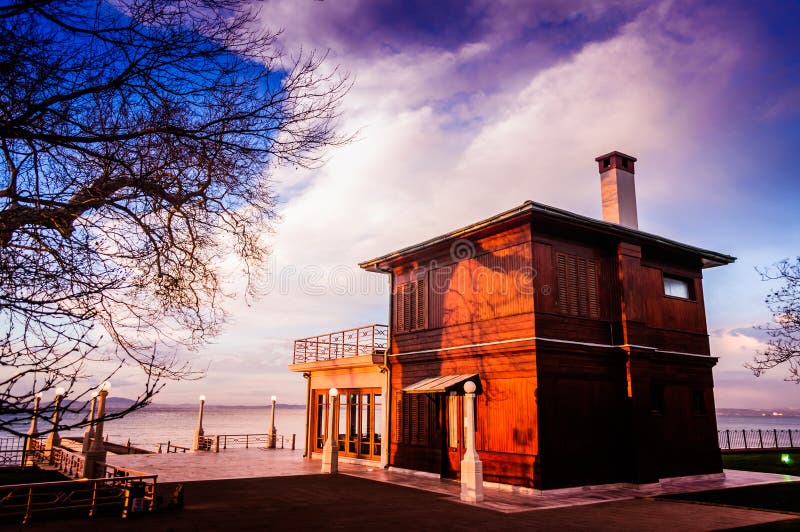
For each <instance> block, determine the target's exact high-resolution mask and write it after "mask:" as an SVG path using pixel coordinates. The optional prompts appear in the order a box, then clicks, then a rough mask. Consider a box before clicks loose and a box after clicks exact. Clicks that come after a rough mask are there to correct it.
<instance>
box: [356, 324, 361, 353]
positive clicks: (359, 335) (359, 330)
mask: <svg viewBox="0 0 800 532" xmlns="http://www.w3.org/2000/svg"><path fill="white" fill-rule="evenodd" d="M360 338H361V329H356V352H355V356H358V355H359V353H360V351H359V350H358V343H359V342H358V341H359V339H360Z"/></svg>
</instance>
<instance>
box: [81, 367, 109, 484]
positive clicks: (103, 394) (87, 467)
mask: <svg viewBox="0 0 800 532" xmlns="http://www.w3.org/2000/svg"><path fill="white" fill-rule="evenodd" d="M110 391H111V383H110V382H108V381H105V382H104V383H103V384H101V385H100V386H99V387H98V388H97V392H96V395H95V394H92V399H93V402H95V401H96V405H97V409H96V410H94V415H93V416H92V420H93V423H92V424H93V425H94V430H93V436H92V441H91V443H90V444H89V447H88V450H87V451H86V455H85V458H84V461H83V476H84V477H86V478H98V477H104V476H105V470H104V469H102V470H101V469H100V468H99V467H98V465H99V464H101V463H104V462H105V461H106V446H105V445H103V418H104V417H105V415H106V398H107V397H108V393H109V392H110ZM84 438H85V436H84Z"/></svg>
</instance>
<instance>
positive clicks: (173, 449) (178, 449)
mask: <svg viewBox="0 0 800 532" xmlns="http://www.w3.org/2000/svg"><path fill="white" fill-rule="evenodd" d="M189 451H191V449H190V448H189V447H182V446H180V445H175V444H174V443H172V442H171V441H168V442H167V443H159V444H158V453H186V452H189Z"/></svg>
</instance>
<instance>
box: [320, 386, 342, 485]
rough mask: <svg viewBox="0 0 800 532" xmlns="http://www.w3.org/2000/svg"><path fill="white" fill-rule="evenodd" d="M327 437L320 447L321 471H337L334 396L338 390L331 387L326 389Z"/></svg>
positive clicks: (337, 449) (337, 454)
mask: <svg viewBox="0 0 800 532" xmlns="http://www.w3.org/2000/svg"><path fill="white" fill-rule="evenodd" d="M328 395H329V398H328V438H327V439H326V440H325V445H324V446H323V448H322V472H323V473H336V472H337V471H339V442H338V441H336V440H337V439H338V438H337V436H336V434H334V431H335V429H336V419H335V417H334V416H336V398H337V397H338V396H339V390H337V389H336V388H331V389H330V391H328Z"/></svg>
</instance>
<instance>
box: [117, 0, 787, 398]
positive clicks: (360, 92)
mask: <svg viewBox="0 0 800 532" xmlns="http://www.w3.org/2000/svg"><path fill="white" fill-rule="evenodd" d="M259 5H260V6H261V21H262V23H263V24H264V27H267V28H272V29H276V28H283V33H282V35H281V41H280V43H281V46H283V47H284V48H285V50H286V52H287V54H289V56H291V55H292V54H297V53H298V52H299V50H301V49H302V50H305V51H308V50H311V49H316V50H318V51H321V52H325V51H327V52H328V58H327V63H326V65H327V68H333V67H334V66H338V67H339V68H340V69H342V70H343V71H346V72H349V73H350V75H351V79H352V81H353V86H352V88H351V90H350V91H349V93H348V94H347V96H346V98H345V100H344V102H343V106H342V118H341V123H340V128H341V131H342V132H344V133H351V134H354V140H353V142H351V143H350V144H348V145H346V146H343V147H339V148H335V149H331V150H329V151H328V152H327V154H326V163H325V165H324V166H322V167H321V168H318V169H315V170H310V171H307V170H298V169H296V168H291V167H278V168H274V169H273V179H274V183H275V190H276V192H277V193H278V194H279V199H280V204H279V211H280V215H281V219H280V221H279V222H278V223H277V224H276V225H275V233H274V235H272V237H271V249H272V256H271V258H270V272H271V275H270V278H269V279H268V280H267V282H266V284H265V286H264V287H263V288H264V292H265V295H264V296H263V297H262V298H261V299H260V300H258V301H256V302H251V303H250V304H248V303H246V302H245V301H243V300H242V299H241V298H238V299H233V300H231V301H229V302H228V304H227V306H228V311H229V315H230V318H229V321H228V323H227V324H226V326H225V330H224V332H223V333H222V334H221V335H220V336H218V337H217V338H216V339H215V340H214V342H213V343H212V344H211V345H209V346H208V347H206V348H205V349H203V350H202V351H201V352H200V353H198V354H197V355H193V357H194V364H195V366H196V367H200V368H207V375H206V377H205V378H204V379H203V380H200V381H192V382H179V383H170V384H169V385H168V386H167V388H166V389H165V390H164V391H163V392H162V393H161V394H159V396H158V397H157V398H156V402H162V403H165V402H166V403H178V402H192V401H196V400H197V396H198V395H200V394H204V395H205V396H206V398H207V401H208V403H209V404H252V405H258V404H267V402H268V401H269V397H270V396H271V395H277V396H278V401H279V402H280V403H295V404H302V403H304V401H305V382H304V380H303V379H302V377H301V376H300V375H299V374H295V373H290V372H289V371H288V369H287V365H288V364H289V363H290V361H291V355H292V339H294V338H301V337H305V336H311V335H315V334H319V333H325V332H329V331H335V330H340V329H346V328H351V327H356V326H360V325H365V324H369V323H386V322H387V320H388V301H389V296H388V287H387V284H386V282H387V280H386V277H384V276H381V275H377V274H370V273H365V272H361V271H360V270H359V269H358V266H357V263H358V262H359V261H362V260H366V259H370V258H373V257H375V256H379V255H382V254H384V253H386V252H389V251H392V250H395V249H398V248H401V247H404V246H406V245H410V244H414V243H417V242H419V241H422V240H425V239H427V238H430V237H432V236H436V235H439V234H442V233H445V232H447V231H450V230H452V229H455V228H458V227H461V226H464V225H467V224H469V223H471V222H474V221H477V220H480V219H483V218H486V217H488V216H491V215H493V214H496V213H498V212H501V211H504V210H506V209H509V208H512V207H514V206H517V205H519V204H521V203H522V202H523V201H525V200H528V199H530V200H534V201H537V202H540V203H545V204H549V205H553V206H557V207H560V208H563V209H567V210H570V211H573V212H576V213H579V214H583V215H587V216H591V217H594V218H601V205H600V186H599V176H598V174H597V166H596V163H595V162H594V158H595V157H596V156H598V155H600V154H604V153H607V152H609V151H611V150H620V151H623V152H625V153H628V154H631V155H633V156H635V157H637V158H638V162H637V163H636V192H637V203H638V213H639V226H640V229H642V230H644V231H647V232H650V233H656V234H659V235H663V236H665V237H668V238H671V239H675V240H678V241H681V242H685V243H688V244H691V245H696V246H699V247H703V248H707V249H712V250H715V251H720V252H723V253H727V254H731V255H734V256H736V257H738V260H737V261H736V263H734V264H732V265H729V266H725V267H721V268H714V269H710V270H705V272H704V294H705V301H706V313H707V318H708V326H709V333H710V340H711V348H712V352H713V354H714V355H715V356H718V357H719V363H718V364H717V366H716V368H715V369H714V378H715V386H716V389H715V394H716V401H717V407H722V408H725V407H728V408H787V407H793V408H800V386H798V385H795V384H793V383H788V382H784V380H783V379H784V377H785V376H786V371H785V370H783V369H781V368H776V369H774V370H772V371H771V372H769V373H767V374H766V375H764V376H762V377H759V378H756V377H754V376H753V374H752V373H751V372H750V371H749V370H747V369H745V368H744V367H743V364H744V363H745V362H747V361H748V360H750V359H751V358H752V356H753V354H754V353H755V352H757V351H758V350H759V349H760V348H763V346H764V344H763V341H764V335H763V333H761V332H760V331H758V330H757V329H754V328H753V326H754V325H758V324H763V323H766V322H767V321H769V319H770V317H771V316H770V314H769V312H768V310H767V308H766V306H765V305H764V301H763V300H764V296H765V295H766V293H767V290H768V289H769V288H770V285H769V284H768V283H764V282H762V281H761V280H760V277H759V275H758V273H757V272H756V270H755V268H756V267H763V266H767V265H770V264H772V263H774V262H776V261H778V260H781V259H784V258H787V257H796V256H798V255H800V180H798V179H797V177H796V170H795V168H794V165H796V164H798V160H797V158H796V152H797V148H798V147H800V38H799V37H798V36H797V32H796V28H797V27H800V4H797V3H792V2H749V1H741V2H735V1H725V2H627V1H619V2H615V1H609V2H576V1H568V0H566V1H564V0H558V1H555V0H554V1H541V2H533V1H531V2H521V1H505V0H459V1H438V2H426V1H418V2H386V1H377V0H364V1H361V0H337V1H335V2H334V1H328V0H326V1H302V2H298V1H296V0H271V1H265V2H261V3H259ZM127 390H130V394H129V396H134V393H133V392H134V391H135V390H136V388H135V387H134V385H133V382H132V381H130V382H126V381H125V380H124V378H122V380H121V381H119V382H117V383H116V393H115V395H116V394H119V395H122V396H124V395H125V394H126V391H127Z"/></svg>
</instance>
